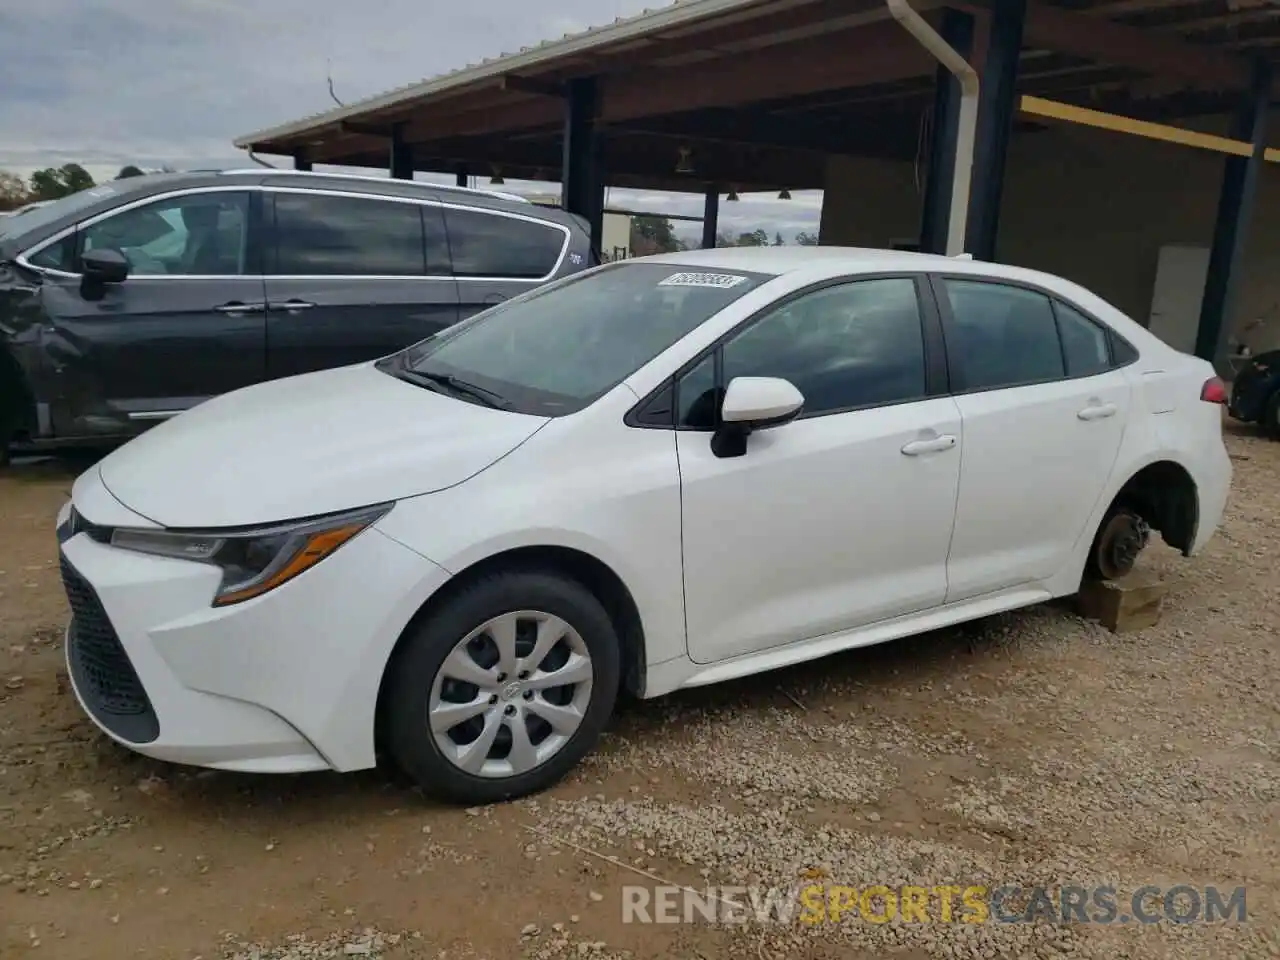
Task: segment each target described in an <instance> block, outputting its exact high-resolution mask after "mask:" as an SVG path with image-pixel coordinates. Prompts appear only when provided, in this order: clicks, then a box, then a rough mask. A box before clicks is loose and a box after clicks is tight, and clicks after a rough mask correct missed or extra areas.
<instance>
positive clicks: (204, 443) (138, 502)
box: [99, 364, 547, 527]
mask: <svg viewBox="0 0 1280 960" xmlns="http://www.w3.org/2000/svg"><path fill="white" fill-rule="evenodd" d="M546 422H547V418H545V417H533V416H527V415H525V414H520V413H510V412H507V411H503V410H493V409H490V408H488V407H482V406H478V405H476V404H473V403H468V402H466V401H463V400H457V399H454V398H452V397H448V396H444V395H441V394H438V393H434V392H432V391H431V390H428V389H425V388H423V387H419V386H416V385H414V384H410V383H406V382H404V381H402V380H398V379H396V378H395V377H392V376H390V375H389V374H386V373H383V372H382V371H380V370H378V369H376V368H375V367H374V366H373V365H372V364H361V365H358V366H354V367H341V368H338V369H336V370H326V371H322V372H319V373H311V374H304V375H302V376H297V377H289V378H286V379H283V380H272V381H268V382H266V383H262V384H258V385H257V386H253V387H247V388H245V389H243V390H237V391H235V392H233V393H228V394H224V395H223V396H220V397H216V398H214V399H212V400H208V401H206V402H204V403H202V404H200V405H199V406H197V407H193V408H192V409H190V410H188V411H186V412H185V413H183V414H181V415H179V416H177V417H174V418H173V419H172V420H169V421H167V422H165V423H162V424H159V425H158V426H156V427H153V428H151V429H150V430H148V431H147V432H146V433H144V434H142V435H141V436H139V437H137V438H135V439H133V440H131V441H130V442H129V443H127V444H125V445H124V446H123V447H120V448H119V449H118V450H115V451H114V452H112V453H111V454H109V455H108V456H107V457H106V458H105V459H104V460H103V461H102V462H101V464H99V470H100V473H101V477H102V482H103V484H104V485H105V486H106V487H107V489H108V490H110V491H111V493H112V495H113V496H115V497H116V498H117V499H118V500H119V501H120V502H121V503H123V504H124V505H125V506H127V507H128V508H129V509H131V510H133V511H135V512H137V513H139V514H142V515H143V516H145V517H148V518H149V519H151V520H154V521H155V522H156V523H158V524H161V525H162V526H166V527H236V526H248V525H253V524H265V523H276V522H279V521H282V520H292V519H295V518H300V517H310V516H316V515H318V514H323V513H329V512H333V511H338V510H347V509H351V508H354V507H361V506H366V505H368V504H373V503H382V502H386V501H390V500H398V499H402V498H404V497H409V496H414V495H416V494H423V493H431V492H433V491H436V490H443V489H444V488H446V487H451V486H454V485H456V484H459V483H461V482H462V481H464V480H466V479H467V478H469V477H472V476H474V475H475V474H477V473H479V472H480V471H481V470H484V469H485V468H486V467H488V466H490V465H491V464H493V463H495V462H496V461H497V460H499V459H501V458H502V457H503V456H504V455H506V454H507V453H509V452H510V451H511V450H513V449H515V448H516V447H517V446H519V445H520V444H521V443H523V442H524V441H525V440H527V439H528V438H529V437H530V436H532V435H533V434H534V433H535V432H536V431H537V430H538V428H539V427H541V426H542V425H543V424H545V423H546Z"/></svg>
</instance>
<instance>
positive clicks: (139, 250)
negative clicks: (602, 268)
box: [0, 168, 598, 458]
mask: <svg viewBox="0 0 1280 960" xmlns="http://www.w3.org/2000/svg"><path fill="white" fill-rule="evenodd" d="M597 262H598V257H597V256H596V254H595V253H594V252H593V251H592V249H591V240H590V229H589V227H588V225H587V223H586V221H585V220H584V219H583V218H581V217H578V216H576V215H573V214H569V213H566V212H564V211H562V210H558V209H555V208H547V207H542V206H535V205H534V204H532V203H529V202H528V201H526V200H524V199H523V198H521V197H518V196H514V195H511V194H502V193H493V192H489V191H483V190H469V189H464V188H461V187H449V186H442V185H438V184H429V183H422V182H415V181H407V180H393V179H388V178H375V177H357V176H350V175H345V174H329V173H303V172H299V171H289V170H272V169H269V168H256V169H252V170H234V171H197V172H189V173H170V174H153V175H148V176H142V177H133V178H129V179H126V180H118V181H113V182H111V183H108V184H104V185H102V186H99V187H94V188H91V189H89V190H84V191H81V192H80V193H76V194H73V195H71V196H69V197H64V198H62V199H60V200H57V201H55V202H53V203H50V204H47V205H45V206H43V207H40V208H39V209H35V210H31V211H29V212H27V213H24V214H23V215H22V216H21V217H11V218H5V219H0V458H3V456H4V452H5V450H7V447H8V444H9V443H10V442H14V443H17V444H20V445H29V446H34V447H37V448H38V447H44V446H59V445H70V444H82V443H86V442H94V443H96V442H100V441H119V440H123V439H127V438H128V437H130V436H133V435H135V434H137V433H139V432H141V431H142V430H143V429H145V428H146V427H147V426H149V425H151V424H153V423H156V422H157V421H160V420H164V419H166V418H168V417H171V416H173V415H175V414H177V413H180V412H181V411H183V410H185V409H187V408H189V407H191V406H194V405H195V404H197V403H199V402H201V401H202V400H205V399H207V398H209V397H212V396H215V395H217V394H220V393H225V392H227V391H229V390H235V389H237V388H239V387H243V386H248V385H249V384H252V383H257V382H260V381H263V380H269V379H274V378H277V377H285V376H290V375H292V374H298V373H305V372H308V371H311V370H320V369H324V368H327V367H335V366H341V365H344V364H349V363H358V362H361V361H365V360H371V359H374V358H377V357H381V356H384V355H386V354H389V353H392V352H394V351H396V350H399V349H400V348H402V347H404V346H407V345H408V344H410V343H414V342H416V341H418V340H421V339H423V338H425V337H427V336H430V335H431V334H433V333H436V332H438V331H439V330H442V329H444V328H445V327H448V326H450V325H452V324H454V323H456V322H458V321H459V320H462V319H464V318H466V317H468V316H471V315H472V314H474V313H477V312H479V311H480V310H483V309H485V308H487V307H489V306H492V305H493V304H496V303H500V302H502V301H503V300H506V299H508V298H509V297H512V296H514V295H516V294H518V293H521V292H523V291H525V290H528V289H530V288H532V287H535V286H538V285H540V284H543V283H547V282H549V281H551V280H554V279H557V278H559V277H562V276H565V275H567V274H570V273H574V272H576V271H579V270H584V269H586V268H587V267H589V266H592V265H594V264H595V263H597Z"/></svg>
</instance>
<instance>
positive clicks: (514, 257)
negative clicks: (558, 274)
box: [444, 207, 567, 280]
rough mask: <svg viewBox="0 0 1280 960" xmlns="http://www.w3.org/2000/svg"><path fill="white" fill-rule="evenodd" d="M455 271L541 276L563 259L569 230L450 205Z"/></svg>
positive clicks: (457, 273)
mask: <svg viewBox="0 0 1280 960" xmlns="http://www.w3.org/2000/svg"><path fill="white" fill-rule="evenodd" d="M444 217H445V225H446V226H447V227H448V230H449V249H450V250H451V252H452V254H453V272H454V275H455V276H458V277H502V278H511V279H521V280H538V279H541V278H542V277H546V276H549V275H550V274H551V272H552V271H553V270H555V268H556V264H558V263H559V262H560V254H561V253H562V252H563V251H564V246H565V242H566V240H567V238H566V236H565V232H564V231H563V230H561V229H560V228H558V227H555V226H552V225H551V224H548V223H541V222H539V221H535V220H523V219H520V218H518V217H504V216H500V215H499V214H496V213H482V212H481V211H479V210H459V209H456V208H452V207H446V208H445V212H444Z"/></svg>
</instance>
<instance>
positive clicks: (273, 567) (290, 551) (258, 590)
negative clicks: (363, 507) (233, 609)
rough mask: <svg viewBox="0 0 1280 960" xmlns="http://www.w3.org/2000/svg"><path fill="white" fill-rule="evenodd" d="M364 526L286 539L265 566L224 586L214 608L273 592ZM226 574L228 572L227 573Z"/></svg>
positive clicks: (215, 600)
mask: <svg viewBox="0 0 1280 960" xmlns="http://www.w3.org/2000/svg"><path fill="white" fill-rule="evenodd" d="M366 526H368V524H362V523H352V524H348V525H347V526H344V527H336V528H334V529H331V530H320V531H317V532H315V533H312V534H309V535H305V536H294V537H290V538H289V541H288V542H286V543H285V545H284V549H282V550H281V551H280V552H279V553H277V554H276V555H275V556H274V557H273V558H272V559H271V561H270V563H268V564H266V566H265V569H264V570H263V571H262V572H261V573H260V574H258V575H257V576H255V577H252V578H251V579H249V580H248V581H247V582H246V581H241V585H237V584H232V585H231V586H230V588H228V586H227V585H226V582H225V580H224V585H223V588H222V589H221V590H219V591H218V596H217V597H216V598H215V599H214V601H213V605H214V606H215V607H225V606H228V605H230V604H233V603H241V602H243V601H245V600H249V599H251V598H253V597H256V596H259V595H261V594H264V593H266V592H267V591H268V590H274V589H275V588H276V587H278V586H280V584H282V583H285V582H286V581H288V580H292V579H293V578H294V577H296V576H297V575H298V574H300V573H302V572H303V571H304V570H309V569H310V568H311V567H314V566H315V565H316V564H317V563H319V562H320V561H321V560H323V559H324V558H325V557H327V556H329V554H331V553H333V551H335V550H337V549H338V548H339V547H340V546H342V545H343V544H344V543H346V542H347V541H348V540H350V539H351V538H352V537H354V536H355V535H356V534H357V533H359V532H360V531H361V530H363V529H364V528H365V527H366ZM228 572H229V573H230V570H228Z"/></svg>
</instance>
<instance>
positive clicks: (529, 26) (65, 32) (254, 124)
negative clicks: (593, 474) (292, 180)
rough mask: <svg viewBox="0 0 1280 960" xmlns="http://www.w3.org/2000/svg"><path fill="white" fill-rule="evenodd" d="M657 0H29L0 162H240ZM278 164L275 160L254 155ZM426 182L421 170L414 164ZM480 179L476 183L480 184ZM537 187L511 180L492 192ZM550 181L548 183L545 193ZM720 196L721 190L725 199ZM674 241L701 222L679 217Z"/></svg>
mask: <svg viewBox="0 0 1280 960" xmlns="http://www.w3.org/2000/svg"><path fill="white" fill-rule="evenodd" d="M660 2H661V0H547V2H539V3H530V2H528V0H469V2H466V3H462V4H450V3H445V2H444V0H375V2H369V3H351V2H349V0H261V2H257V3H254V2H251V0H39V2H38V3H12V4H3V5H2V8H0V90H2V91H3V95H0V170H8V171H10V172H12V173H18V174H21V175H24V176H25V175H28V174H30V172H31V171H32V170H35V169H40V168H42V167H48V166H58V165H61V164H63V163H68V162H75V163H80V164H81V165H83V166H84V167H85V168H86V169H87V170H89V172H90V173H92V174H93V175H94V177H95V178H97V179H99V180H101V179H109V178H110V177H113V176H114V175H115V174H116V172H117V171H118V170H119V169H120V167H122V166H123V165H125V164H128V163H133V164H137V165H138V166H141V167H144V168H147V167H158V166H161V165H166V164H167V165H170V166H173V167H175V168H177V169H188V168H195V167H206V168H208V167H226V166H245V165H246V159H247V158H246V156H245V154H244V153H242V152H241V151H239V150H237V149H236V148H235V147H233V146H232V144H231V141H232V139H233V138H235V137H237V136H240V135H242V134H246V133H251V132H253V131H255V130H259V129H262V128H265V127H270V126H274V125H276V124H279V123H284V122H287V121H290V120H295V119H298V118H299V117H302V116H304V115H306V114H310V113H316V112H319V111H322V110H326V109H329V108H330V107H332V106H334V104H333V101H332V100H331V99H330V97H329V93H328V88H327V81H326V77H330V76H331V77H332V80H333V87H334V91H335V92H336V94H337V96H338V97H339V98H340V99H341V100H342V101H343V102H346V103H350V102H352V101H354V100H359V99H362V98H364V97H368V96H371V95H374V94H378V93H382V92H385V91H387V90H390V89H392V88H395V87H399V86H403V85H405V84H407V83H413V82H416V81H418V80H420V79H422V78H424V77H429V76H434V75H436V74H439V73H443V72H445V71H448V70H452V69H455V68H457V67H462V66H465V65H467V64H470V63H475V62H477V61H479V60H481V59H483V58H486V57H493V56H497V55H500V54H502V53H507V52H513V51H517V50H519V49H520V47H522V46H528V45H532V44H535V43H538V42H540V41H543V40H548V39H555V38H559V37H561V36H563V35H564V34H566V33H574V32H578V31H580V30H583V29H585V28H586V27H588V26H595V25H599V24H602V23H608V22H611V21H612V20H613V19H614V18H615V17H625V16H632V15H634V14H636V13H639V12H641V10H643V9H644V8H645V7H646V6H656V5H659V4H660ZM264 159H267V160H269V161H272V162H275V163H277V164H278V165H280V166H288V165H289V161H288V160H286V159H285V158H272V157H267V158H264ZM419 176H420V177H421V178H423V179H429V178H428V177H426V176H425V175H422V174H420V175H419ZM480 185H481V186H483V185H484V184H483V182H482V183H481V184H480ZM501 189H504V190H509V191H515V192H524V191H525V190H526V189H529V190H538V191H540V192H546V190H547V187H546V186H545V185H528V186H527V187H526V185H525V184H521V183H519V182H516V181H511V180H508V181H507V183H506V184H505V185H504V186H503V187H502V188H501ZM553 189H554V188H553ZM722 200H723V198H722ZM608 205H609V206H611V207H615V208H624V209H642V210H648V211H654V212H665V213H673V214H691V215H700V214H701V213H702V197H701V195H697V196H689V195H680V194H668V193H648V192H640V191H630V190H618V189H614V190H611V191H610V193H609V197H608ZM820 205H821V194H820V193H817V192H797V193H795V194H793V199H791V200H778V199H777V197H776V195H774V194H768V195H762V194H744V195H742V198H741V199H740V200H739V201H738V202H736V203H724V202H722V203H721V207H720V229H721V230H722V231H726V230H730V231H733V232H735V233H736V232H739V231H743V230H752V229H755V228H756V227H763V228H765V229H766V230H768V231H769V233H770V235H772V234H773V233H774V232H781V233H782V235H783V237H784V238H786V240H787V241H788V242H790V241H791V240H792V238H793V237H794V235H795V233H796V232H797V231H800V230H806V231H816V230H817V224H818V215H819V209H820ZM676 227H677V232H678V233H680V234H681V235H683V236H686V237H693V236H696V235H698V234H699V233H700V231H701V227H700V226H699V224H697V223H691V224H690V223H677V224H676Z"/></svg>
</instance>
